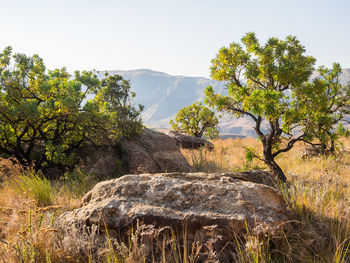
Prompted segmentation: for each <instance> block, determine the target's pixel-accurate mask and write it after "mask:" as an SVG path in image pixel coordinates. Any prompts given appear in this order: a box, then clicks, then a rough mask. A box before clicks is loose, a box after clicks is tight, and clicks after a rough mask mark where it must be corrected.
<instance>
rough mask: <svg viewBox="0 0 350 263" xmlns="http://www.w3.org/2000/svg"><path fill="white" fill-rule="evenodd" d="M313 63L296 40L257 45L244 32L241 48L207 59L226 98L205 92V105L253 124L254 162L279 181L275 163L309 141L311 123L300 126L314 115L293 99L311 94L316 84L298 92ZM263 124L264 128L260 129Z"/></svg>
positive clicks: (280, 173) (233, 46)
mask: <svg viewBox="0 0 350 263" xmlns="http://www.w3.org/2000/svg"><path fill="white" fill-rule="evenodd" d="M314 64H315V58H313V57H311V56H307V55H305V48H304V47H303V46H302V45H301V44H300V42H299V41H298V40H297V39H296V37H294V36H288V37H287V38H286V39H285V40H280V39H277V38H270V39H268V40H267V42H266V43H265V44H263V45H262V44H260V43H259V41H258V39H257V37H256V35H255V34H254V33H247V34H246V35H245V36H244V37H243V38H242V40H241V43H232V44H230V46H229V47H223V48H221V49H220V51H219V53H218V54H217V55H216V57H215V58H214V59H213V60H212V66H211V76H212V78H214V79H216V80H223V81H226V82H227V90H228V95H227V96H226V95H220V94H216V93H215V92H214V89H213V88H212V87H207V88H206V102H207V103H208V104H209V105H210V106H213V107H216V108H217V110H218V111H225V112H229V113H232V114H233V115H234V116H235V117H243V116H247V117H249V118H251V119H252V120H253V121H254V123H255V125H254V129H255V132H256V134H257V136H258V137H259V139H260V141H261V143H262V145H263V156H261V157H260V156H257V155H256V156H255V157H257V158H260V159H261V160H262V161H264V162H265V163H266V164H267V165H268V167H269V168H270V169H271V170H272V171H273V172H274V173H275V174H276V175H277V176H278V177H279V178H280V179H281V180H283V181H285V180H286V177H285V175H284V173H283V171H282V169H281V168H280V166H279V165H278V164H277V162H276V161H275V158H276V157H277V156H278V155H279V154H281V153H284V152H287V151H289V150H290V149H291V148H292V147H293V145H294V144H295V143H296V142H297V141H308V142H310V141H312V139H313V133H312V131H313V127H314V125H315V123H314V122H313V120H309V121H306V118H305V116H314V114H313V112H311V110H312V109H307V107H304V106H303V105H302V104H300V103H299V102H298V100H299V98H300V96H302V95H303V96H304V95H305V96H306V97H307V96H308V94H309V93H313V92H315V93H317V92H316V89H317V85H309V88H310V90H309V91H306V90H305V88H304V87H305V85H306V83H307V82H308V80H309V78H310V76H311V74H312V72H313V71H314ZM305 111H308V112H305ZM264 122H265V123H266V124H267V128H266V129H263V128H262V124H263V123H264ZM282 139H283V140H282Z"/></svg>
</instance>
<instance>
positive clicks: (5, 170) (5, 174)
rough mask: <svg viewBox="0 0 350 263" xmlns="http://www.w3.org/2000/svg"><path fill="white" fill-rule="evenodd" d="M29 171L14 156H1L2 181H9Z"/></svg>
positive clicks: (0, 175)
mask: <svg viewBox="0 0 350 263" xmlns="http://www.w3.org/2000/svg"><path fill="white" fill-rule="evenodd" d="M26 172H28V171H27V170H26V169H25V167H23V166H22V165H20V164H19V163H18V162H17V160H16V159H14V158H8V159H6V158H1V157H0V183H3V182H7V181H8V180H9V179H13V178H15V177H16V176H18V175H21V174H24V173H26Z"/></svg>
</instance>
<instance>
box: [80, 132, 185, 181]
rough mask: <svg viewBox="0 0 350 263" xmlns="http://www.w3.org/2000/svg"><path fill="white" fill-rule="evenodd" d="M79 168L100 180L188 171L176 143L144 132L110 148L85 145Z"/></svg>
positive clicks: (156, 133)
mask: <svg viewBox="0 0 350 263" xmlns="http://www.w3.org/2000/svg"><path fill="white" fill-rule="evenodd" d="M77 155H78V157H79V158H80V159H81V162H80V166H81V167H83V168H84V169H85V170H87V171H88V172H91V173H94V174H95V175H96V176H97V177H98V178H100V179H110V178H115V177H117V176H120V175H122V174H128V173H133V174H140V173H160V172H175V171H183V172H187V171H190V170H191V167H190V165H189V164H188V162H187V160H186V159H185V157H184V156H183V155H182V153H181V151H180V148H179V146H178V145H177V144H176V140H175V139H174V138H171V137H169V136H167V135H166V134H164V133H160V132H156V131H152V130H150V129H144V131H143V133H142V134H141V136H139V137H137V138H134V139H132V140H124V141H123V142H122V143H121V144H120V145H114V142H113V141H112V140H111V141H110V143H109V144H107V145H104V146H94V145H86V146H84V148H82V149H80V150H79V152H78V153H77Z"/></svg>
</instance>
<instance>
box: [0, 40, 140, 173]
mask: <svg viewBox="0 0 350 263" xmlns="http://www.w3.org/2000/svg"><path fill="white" fill-rule="evenodd" d="M12 58H13V62H12V61H11V60H12ZM130 94H131V93H130V85H129V83H128V82H127V81H126V80H123V79H122V77H120V76H117V75H116V76H107V75H106V76H105V78H104V79H102V80H101V81H100V80H99V79H98V78H97V77H96V75H94V74H93V72H87V71H83V72H82V73H81V72H79V71H76V72H75V75H74V76H71V75H70V74H68V72H67V71H66V69H65V68H62V69H56V70H52V71H50V70H49V71H47V70H46V68H45V65H44V63H43V61H42V59H41V58H40V57H39V56H38V55H34V56H32V57H28V56H26V55H24V54H15V55H12V50H11V48H10V47H8V48H6V49H5V50H4V51H3V53H1V54H0V152H1V153H2V154H3V155H4V154H5V155H7V156H14V157H16V158H17V160H18V161H19V162H20V163H21V164H24V165H31V166H32V165H34V168H35V169H36V170H39V169H40V168H42V167H48V166H50V165H56V166H57V165H58V166H60V167H66V166H72V165H73V164H74V154H73V152H74V150H75V149H77V148H78V147H80V146H81V145H82V144H83V143H84V142H86V141H88V140H89V141H92V142H93V143H96V144H98V143H102V142H103V140H105V139H107V138H111V136H114V138H116V139H120V138H122V137H130V136H133V135H135V134H137V133H138V132H139V131H140V130H141V128H142V124H141V119H140V111H141V110H142V107H140V108H139V109H136V108H135V107H132V106H131V103H130V101H129V95H130ZM131 95H133V94H131ZM88 96H89V97H88ZM89 98H91V99H89Z"/></svg>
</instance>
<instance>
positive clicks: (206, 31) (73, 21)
mask: <svg viewBox="0 0 350 263" xmlns="http://www.w3.org/2000/svg"><path fill="white" fill-rule="evenodd" d="M250 31H254V32H256V34H257V36H258V38H259V39H260V40H261V41H265V40H266V39H267V38H268V37H270V36H277V37H279V38H285V37H286V36H287V35H290V34H291V35H296V36H297V37H298V39H299V40H300V41H301V43H302V44H303V45H304V46H305V47H306V50H307V53H308V54H310V55H313V56H314V57H316V59H317V64H318V65H320V64H324V65H326V66H330V65H331V63H332V62H339V63H341V65H342V66H343V67H344V68H350V52H349V51H350V1H349V0H327V1H326V0H318V1H316V0H303V1H301V0H288V1H287V0H255V1H253V0H250V1H249V0H240V1H237V0H231V1H229V0H211V1H209V0H173V1H170V0H124V1H119V0H114V1H112V0H99V1H97V0H95V1H92V0H70V1H68V0H59V1H58V0H57V1H53V0H45V1H44V0H6V1H4V0H0V49H1V50H2V49H3V48H4V47H6V46H8V45H11V46H12V47H13V49H14V51H15V52H20V53H26V54H28V55H32V54H34V53H36V54H39V55H40V56H41V57H42V58H43V59H44V62H45V63H46V65H47V67H48V68H49V69H52V68H58V67H62V66H66V67H67V68H68V70H69V71H73V70H75V69H80V70H81V69H97V70H105V69H106V70H119V69H124V70H128V69H140V68H149V69H153V70H158V71H163V72H166V73H169V74H174V75H189V76H205V77H208V76H209V67H210V61H211V59H212V58H213V57H214V56H215V54H216V52H217V51H218V50H219V48H220V47H222V46H227V45H228V44H229V43H231V42H232V41H239V40H240V38H241V37H242V35H243V34H244V33H246V32H250Z"/></svg>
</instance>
